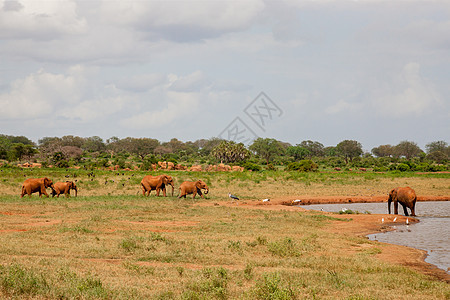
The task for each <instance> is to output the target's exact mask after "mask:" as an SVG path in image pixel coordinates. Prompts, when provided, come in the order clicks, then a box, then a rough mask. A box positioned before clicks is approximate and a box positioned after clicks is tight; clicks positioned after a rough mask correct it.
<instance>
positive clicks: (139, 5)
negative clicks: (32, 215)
mask: <svg viewBox="0 0 450 300" xmlns="http://www.w3.org/2000/svg"><path fill="white" fill-rule="evenodd" d="M0 57H1V60H0V126H1V129H2V130H1V133H3V134H11V135H25V136H27V137H29V138H31V139H32V140H34V141H37V140H38V139H39V138H42V137H45V136H63V135H78V136H85V137H87V136H93V135H98V136H100V137H102V138H104V139H107V138H109V137H111V136H118V137H127V136H132V137H151V138H157V139H159V140H161V141H167V140H170V139H171V138H174V137H175V138H178V139H180V140H183V141H188V140H196V139H200V138H210V137H215V136H218V135H219V134H220V133H221V132H222V131H223V130H224V129H225V128H227V126H228V125H229V124H230V122H232V121H233V120H234V119H235V118H236V117H239V118H240V119H241V120H242V121H243V122H244V123H245V124H247V126H248V127H250V128H251V130H253V131H254V133H255V135H257V136H261V137H271V138H276V139H278V140H282V141H285V142H289V143H292V144H297V143H300V142H301V141H303V140H307V139H311V140H315V141H319V142H321V143H323V144H324V145H325V146H329V145H336V144H337V143H339V142H340V141H342V140H344V139H354V140H358V141H359V142H361V144H362V145H363V148H364V149H366V150H370V149H371V148H373V147H375V146H378V145H381V144H393V145H395V144H397V143H399V142H400V141H402V140H410V141H415V142H417V143H418V145H419V146H420V147H422V148H424V146H425V144H427V143H429V142H432V141H436V140H445V141H447V142H450V121H449V120H450V109H449V108H450V101H449V95H450V84H449V82H450V2H449V1H376V0H367V1H364V0H360V1H321V0H316V1H258V0H248V1H247V0H245V1H67V0H61V1H24V0H8V1H4V0H0ZM260 92H264V93H265V94H266V95H267V96H268V97H270V99H271V100H272V101H273V102H274V103H276V104H277V105H278V106H279V108H280V109H281V110H282V114H281V115H278V114H277V115H276V116H273V118H272V119H267V122H266V124H265V126H264V128H263V129H261V128H260V127H258V126H257V125H256V124H255V123H254V122H253V121H252V120H251V118H249V116H248V115H246V114H245V112H244V109H245V108H246V107H247V106H248V105H249V104H250V103H252V101H253V100H254V99H255V97H257V96H258V95H259V94H260Z"/></svg>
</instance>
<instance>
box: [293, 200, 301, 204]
mask: <svg viewBox="0 0 450 300" xmlns="http://www.w3.org/2000/svg"><path fill="white" fill-rule="evenodd" d="M300 202H302V200H299V199H295V200H292V205H294V204H299V203H300Z"/></svg>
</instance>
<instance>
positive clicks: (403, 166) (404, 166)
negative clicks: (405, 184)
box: [397, 163, 410, 172]
mask: <svg viewBox="0 0 450 300" xmlns="http://www.w3.org/2000/svg"><path fill="white" fill-rule="evenodd" d="M409 169H410V168H409V166H408V165H407V164H404V163H400V164H398V165H397V170H399V171H400V172H406V171H409Z"/></svg>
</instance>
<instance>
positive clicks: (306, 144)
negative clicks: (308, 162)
mask: <svg viewBox="0 0 450 300" xmlns="http://www.w3.org/2000/svg"><path fill="white" fill-rule="evenodd" d="M300 146H301V147H303V148H306V149H307V150H308V151H309V153H310V154H309V156H319V157H320V156H324V154H325V151H324V146H323V144H321V143H319V142H314V141H311V140H307V141H303V142H301V143H300Z"/></svg>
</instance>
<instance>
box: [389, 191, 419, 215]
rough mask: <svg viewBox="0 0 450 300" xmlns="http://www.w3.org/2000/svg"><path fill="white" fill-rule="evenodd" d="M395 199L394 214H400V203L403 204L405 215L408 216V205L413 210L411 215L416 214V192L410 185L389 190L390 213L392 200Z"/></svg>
mask: <svg viewBox="0 0 450 300" xmlns="http://www.w3.org/2000/svg"><path fill="white" fill-rule="evenodd" d="M392 201H394V214H395V215H398V203H400V204H401V205H402V206H403V211H404V212H405V216H408V210H407V209H406V208H407V207H408V208H409V209H410V210H411V216H415V215H416V213H415V211H414V208H415V206H416V201H417V196H416V192H415V191H414V190H413V189H412V188H410V187H398V188H395V189H393V190H391V191H390V192H389V199H388V213H389V214H390V213H391V202H392Z"/></svg>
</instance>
